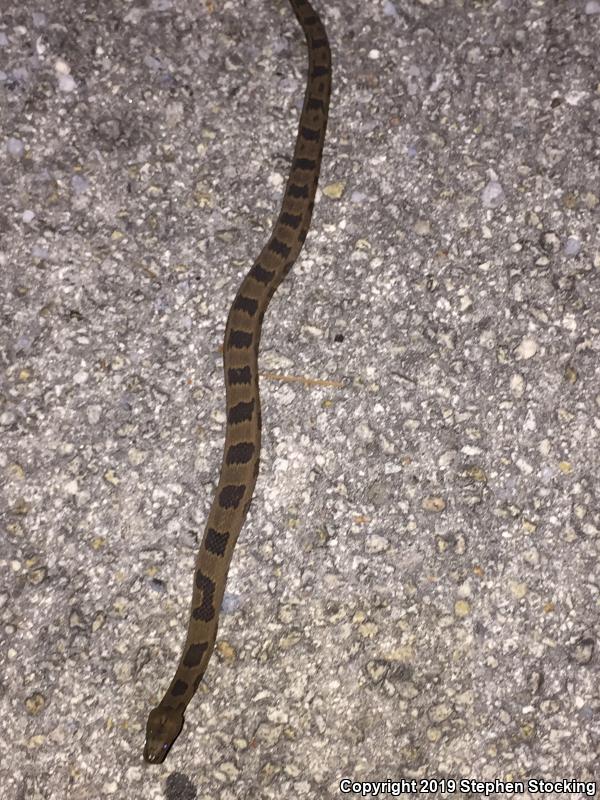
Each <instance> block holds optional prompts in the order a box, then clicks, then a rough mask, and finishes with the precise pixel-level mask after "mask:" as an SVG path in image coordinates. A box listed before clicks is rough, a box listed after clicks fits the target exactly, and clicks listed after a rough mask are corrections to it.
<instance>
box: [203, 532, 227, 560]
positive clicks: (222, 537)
mask: <svg viewBox="0 0 600 800" xmlns="http://www.w3.org/2000/svg"><path fill="white" fill-rule="evenodd" d="M228 541H229V534H228V533H221V532H220V531H216V530H215V529H214V528H209V529H208V530H207V531H206V539H205V542H204V546H205V547H206V549H207V550H208V551H209V553H213V554H214V555H215V556H222V555H223V554H224V553H225V548H226V547H227V542H228Z"/></svg>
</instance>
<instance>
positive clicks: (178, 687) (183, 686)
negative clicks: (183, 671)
mask: <svg viewBox="0 0 600 800" xmlns="http://www.w3.org/2000/svg"><path fill="white" fill-rule="evenodd" d="M187 688H188V685H187V683H186V682H185V681H182V680H179V679H178V680H176V681H175V683H174V684H173V688H172V689H171V694H172V695H173V697H181V695H182V694H185V693H186V692H187Z"/></svg>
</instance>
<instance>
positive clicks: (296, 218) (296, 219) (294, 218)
mask: <svg viewBox="0 0 600 800" xmlns="http://www.w3.org/2000/svg"><path fill="white" fill-rule="evenodd" d="M279 221H280V222H281V224H282V225H287V226H288V228H294V230H295V229H296V228H297V227H298V225H300V223H301V222H302V214H288V213H287V212H286V213H284V214H282V215H281V217H280V218H279Z"/></svg>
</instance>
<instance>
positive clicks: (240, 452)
mask: <svg viewBox="0 0 600 800" xmlns="http://www.w3.org/2000/svg"><path fill="white" fill-rule="evenodd" d="M253 455H254V445H253V444H252V442H240V443H239V444H232V445H231V447H230V448H229V450H228V451H227V457H226V459H227V463H228V464H247V463H248V462H249V461H250V460H251V459H252V456H253Z"/></svg>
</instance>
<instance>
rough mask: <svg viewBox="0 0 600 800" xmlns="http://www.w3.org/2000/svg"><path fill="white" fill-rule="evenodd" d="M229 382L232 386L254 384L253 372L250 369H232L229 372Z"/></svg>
mask: <svg viewBox="0 0 600 800" xmlns="http://www.w3.org/2000/svg"><path fill="white" fill-rule="evenodd" d="M227 381H228V383H230V384H231V385H232V386H238V385H239V384H245V383H252V370H251V369H250V367H240V368H239V369H230V370H228V371H227Z"/></svg>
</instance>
